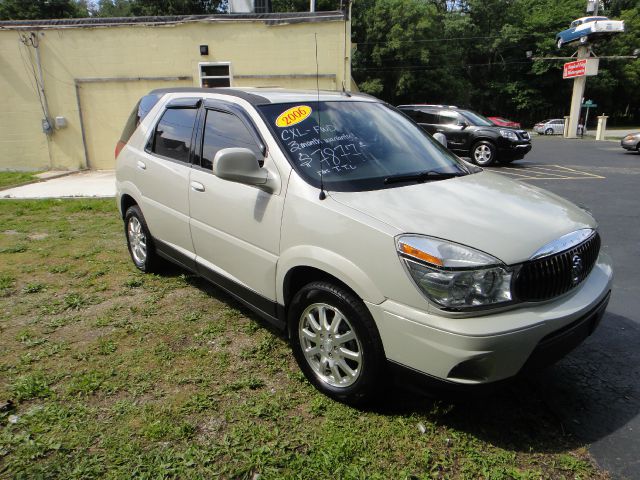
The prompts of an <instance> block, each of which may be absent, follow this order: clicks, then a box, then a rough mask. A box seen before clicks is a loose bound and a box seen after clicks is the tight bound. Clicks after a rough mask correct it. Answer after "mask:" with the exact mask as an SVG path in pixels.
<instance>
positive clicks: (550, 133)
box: [544, 128, 553, 135]
mask: <svg viewBox="0 0 640 480" xmlns="http://www.w3.org/2000/svg"><path fill="white" fill-rule="evenodd" d="M544 134H545V135H553V128H547V129H546V130H545V131H544Z"/></svg>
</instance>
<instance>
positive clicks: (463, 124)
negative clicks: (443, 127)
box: [458, 120, 469, 130]
mask: <svg viewBox="0 0 640 480" xmlns="http://www.w3.org/2000/svg"><path fill="white" fill-rule="evenodd" d="M458 125H460V126H461V127H462V130H464V129H465V128H467V127H468V126H469V124H468V123H467V122H465V121H464V120H462V121H461V122H459V123H458Z"/></svg>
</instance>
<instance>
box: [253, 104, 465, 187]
mask: <svg viewBox="0 0 640 480" xmlns="http://www.w3.org/2000/svg"><path fill="white" fill-rule="evenodd" d="M258 108H259V109H260V111H261V113H262V114H263V116H264V117H265V119H266V121H267V124H268V125H269V128H270V129H271V130H272V132H273V134H274V136H275V137H276V138H277V140H278V142H279V144H280V145H281V147H282V150H283V151H284V153H285V154H286V156H287V158H288V160H289V162H290V163H291V165H292V166H293V168H294V169H295V170H296V171H297V172H298V173H299V174H300V176H301V177H302V178H303V179H304V180H305V181H306V182H308V183H310V184H311V185H314V186H316V187H320V181H321V176H322V183H323V186H324V188H325V189H327V190H335V191H364V190H377V189H382V188H393V187H397V186H401V185H403V184H405V185H406V184H407V183H411V182H413V183H415V182H424V181H431V180H442V179H445V178H450V177H452V176H459V175H465V174H468V173H470V170H469V169H468V168H467V167H466V166H465V164H464V163H463V162H462V161H461V160H460V159H458V158H457V157H456V156H455V155H453V154H451V153H450V152H449V151H448V150H446V149H445V148H444V147H442V146H441V145H440V143H438V142H436V141H435V140H433V138H431V136H429V135H428V134H426V133H425V132H424V131H423V130H422V129H421V128H420V127H418V126H417V125H416V124H414V123H413V122H412V121H411V120H410V119H408V118H407V117H406V116H405V115H403V114H402V113H400V112H398V111H396V110H393V109H391V108H389V107H388V106H386V105H383V104H381V103H374V102H361V101H333V102H331V101H323V102H315V101H313V102H300V103H278V104H268V105H261V106H259V107H258Z"/></svg>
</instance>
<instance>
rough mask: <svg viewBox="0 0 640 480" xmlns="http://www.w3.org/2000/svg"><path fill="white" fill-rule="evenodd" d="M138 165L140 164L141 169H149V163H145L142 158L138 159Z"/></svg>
mask: <svg viewBox="0 0 640 480" xmlns="http://www.w3.org/2000/svg"><path fill="white" fill-rule="evenodd" d="M137 165H138V168H139V169H140V170H146V169H147V164H146V163H144V162H143V161H142V160H138V163H137Z"/></svg>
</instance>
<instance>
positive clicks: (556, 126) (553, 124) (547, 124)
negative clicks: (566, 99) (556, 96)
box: [533, 118, 564, 135]
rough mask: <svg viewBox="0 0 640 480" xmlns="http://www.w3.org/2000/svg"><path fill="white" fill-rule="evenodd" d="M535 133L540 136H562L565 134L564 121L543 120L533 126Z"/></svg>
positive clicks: (556, 119) (558, 119)
mask: <svg viewBox="0 0 640 480" xmlns="http://www.w3.org/2000/svg"><path fill="white" fill-rule="evenodd" d="M533 131H534V132H536V133H537V134H538V135H562V134H563V133H564V119H563V118H552V119H549V120H542V121H541V122H538V123H536V124H535V125H534V126H533Z"/></svg>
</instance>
